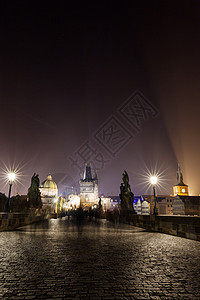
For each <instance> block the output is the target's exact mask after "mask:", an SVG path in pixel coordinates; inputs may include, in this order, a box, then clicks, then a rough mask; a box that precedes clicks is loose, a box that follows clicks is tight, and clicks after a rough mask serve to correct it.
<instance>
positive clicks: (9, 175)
mask: <svg viewBox="0 0 200 300" xmlns="http://www.w3.org/2000/svg"><path fill="white" fill-rule="evenodd" d="M15 178H16V175H15V173H14V172H10V173H8V179H9V181H11V182H13V181H14V180H15Z"/></svg>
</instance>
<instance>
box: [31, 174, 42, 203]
mask: <svg viewBox="0 0 200 300" xmlns="http://www.w3.org/2000/svg"><path fill="white" fill-rule="evenodd" d="M39 186H40V180H39V175H38V174H37V175H36V174H35V173H34V174H33V176H32V178H31V186H30V188H29V190H28V202H29V207H34V208H39V207H42V200H41V195H40V190H39Z"/></svg>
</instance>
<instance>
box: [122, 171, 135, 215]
mask: <svg viewBox="0 0 200 300" xmlns="http://www.w3.org/2000/svg"><path fill="white" fill-rule="evenodd" d="M122 181H123V183H121V185H120V195H119V196H120V199H121V209H122V210H131V211H133V199H134V195H133V193H132V192H131V187H130V184H129V176H128V174H127V172H126V171H124V173H123V176H122Z"/></svg>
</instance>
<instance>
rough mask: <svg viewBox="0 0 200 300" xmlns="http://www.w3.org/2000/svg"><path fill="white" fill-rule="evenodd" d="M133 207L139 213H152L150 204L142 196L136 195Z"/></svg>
mask: <svg viewBox="0 0 200 300" xmlns="http://www.w3.org/2000/svg"><path fill="white" fill-rule="evenodd" d="M133 208H134V210H135V212H136V214H137V215H149V214H150V204H149V202H148V201H147V200H145V199H144V198H143V197H142V196H138V197H137V196H136V197H134V201H133Z"/></svg>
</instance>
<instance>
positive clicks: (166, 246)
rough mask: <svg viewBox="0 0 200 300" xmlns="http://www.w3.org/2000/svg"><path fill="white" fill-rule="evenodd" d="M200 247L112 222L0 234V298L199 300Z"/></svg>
mask: <svg viewBox="0 0 200 300" xmlns="http://www.w3.org/2000/svg"><path fill="white" fill-rule="evenodd" d="M199 255H200V243H199V242H197V241H192V240H187V239H182V238H179V237H174V236H169V235H164V234H159V233H150V232H145V231H142V230H141V229H139V228H135V227H132V226H128V225H121V226H120V227H118V228H114V227H113V226H112V224H110V223H107V222H106V221H100V222H99V223H95V222H93V223H88V224H86V225H84V226H83V227H82V228H81V229H80V230H79V231H78V228H77V227H76V226H72V224H71V223H68V221H67V220H65V219H62V220H49V221H46V222H43V223H42V224H40V225H35V226H26V227H24V228H23V230H19V231H15V232H1V233H0V262H1V263H0V265H1V268H0V299H15V300H17V299H27V300H28V299H57V300H58V299H85V300H86V299H89V300H90V299H92V300H100V299H104V300H106V299H107V300H109V299H151V300H168V299H196V300H197V299H198V300H199V299H200V279H199V274H200V259H199Z"/></svg>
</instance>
